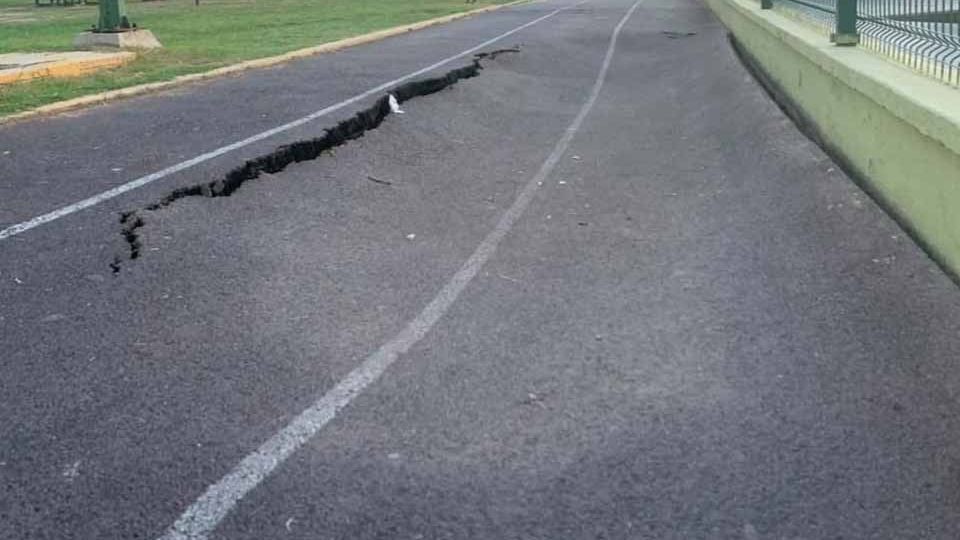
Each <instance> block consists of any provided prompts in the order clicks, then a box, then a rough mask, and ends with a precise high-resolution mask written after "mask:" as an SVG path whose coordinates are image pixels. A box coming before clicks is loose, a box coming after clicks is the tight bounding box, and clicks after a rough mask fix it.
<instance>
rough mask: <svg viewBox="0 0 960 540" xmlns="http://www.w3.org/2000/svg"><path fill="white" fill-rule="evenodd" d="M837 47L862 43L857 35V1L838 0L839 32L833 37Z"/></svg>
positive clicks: (832, 39)
mask: <svg viewBox="0 0 960 540" xmlns="http://www.w3.org/2000/svg"><path fill="white" fill-rule="evenodd" d="M830 39H831V41H833V42H834V43H835V44H836V45H841V46H849V45H856V44H857V43H860V34H858V33H857V0H837V31H836V32H834V33H833V35H832V36H831V38H830Z"/></svg>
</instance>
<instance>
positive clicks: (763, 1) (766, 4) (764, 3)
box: [760, 0, 773, 9]
mask: <svg viewBox="0 0 960 540" xmlns="http://www.w3.org/2000/svg"><path fill="white" fill-rule="evenodd" d="M760 9H773V0H760Z"/></svg>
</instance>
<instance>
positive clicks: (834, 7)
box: [761, 0, 960, 86]
mask: <svg viewBox="0 0 960 540" xmlns="http://www.w3.org/2000/svg"><path fill="white" fill-rule="evenodd" d="M761 4H762V5H763V6H764V7H776V8H778V9H779V8H783V9H784V10H787V11H789V12H790V13H792V14H795V15H797V16H799V17H801V18H803V19H805V20H807V21H809V22H811V23H812V24H814V25H816V26H818V27H820V28H821V29H823V30H824V31H825V32H826V33H828V34H829V35H830V36H831V38H832V39H833V41H834V42H835V43H836V44H837V45H855V44H860V45H861V46H863V47H866V48H869V49H871V50H874V51H876V52H879V53H881V54H883V55H886V56H888V57H890V58H893V59H895V60H897V61H899V62H902V63H904V64H906V65H908V66H910V67H912V68H914V69H916V70H919V71H922V72H923V73H926V74H928V75H930V76H933V77H936V78H938V79H940V80H943V81H946V82H948V83H950V84H953V85H955V86H960V0H761Z"/></svg>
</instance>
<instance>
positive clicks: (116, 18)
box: [97, 0, 130, 32]
mask: <svg viewBox="0 0 960 540" xmlns="http://www.w3.org/2000/svg"><path fill="white" fill-rule="evenodd" d="M99 7H100V19H99V20H98V21H97V32H119V31H122V30H128V29H129V28H130V20H129V19H127V4H126V1H125V0H100V3H99Z"/></svg>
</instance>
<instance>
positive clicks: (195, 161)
mask: <svg viewBox="0 0 960 540" xmlns="http://www.w3.org/2000/svg"><path fill="white" fill-rule="evenodd" d="M586 1H587V0H584V2H586ZM584 2H579V3H577V4H574V5H571V6H566V7H562V8H560V9H557V10H555V11H552V12H550V13H547V14H546V15H544V16H542V17H538V18H536V19H534V20H532V21H530V22H528V23H525V24H522V25H520V26H518V27H516V28H514V29H513V30H510V31H509V32H504V33H503V34H500V35H499V36H497V37H494V38H491V39H488V40H487V41H484V42H483V43H481V44H479V45H476V46H474V47H470V48H469V49H467V50H465V51H462V52H459V53H457V54H455V55H453V56H450V57H448V58H445V59H443V60H441V61H439V62H437V63H435V64H431V65H429V66H427V67H425V68H423V69H418V70H417V71H414V72H413V73H408V74H407V75H404V76H403V77H399V78H397V79H394V80H392V81H389V82H385V83H383V84H381V85H379V86H376V87H374V88H371V89H369V90H367V91H366V92H363V93H362V94H357V95H355V96H353V97H352V98H349V99H347V100H344V101H341V102H340V103H336V104H334V105H331V106H329V107H326V108H323V109H320V110H319V111H316V112H314V113H311V114H309V115H307V116H304V117H303V118H299V119H297V120H294V121H292V122H288V123H286V124H283V125H282V126H277V127H275V128H272V129H268V130H267V131H264V132H261V133H257V134H256V135H253V136H251V137H247V138H246V139H243V140H242V141H237V142H235V143H232V144H228V145H226V146H221V147H220V148H217V149H216V150H211V151H210V152H207V153H206V154H201V155H199V156H197V157H195V158H192V159H188V160H186V161H182V162H180V163H177V164H176V165H171V166H169V167H167V168H166V169H163V170H160V171H157V172H155V173H151V174H148V175H146V176H141V177H140V178H137V179H136V180H131V181H129V182H127V183H126V184H122V185H119V186H117V187H115V188H112V189H108V190H107V191H104V192H103V193H100V194H98V195H94V196H92V197H89V198H86V199H83V200H82V201H78V202H75V203H73V204H69V205H67V206H64V207H62V208H58V209H56V210H54V211H52V212H49V213H46V214H43V215H40V216H37V217H35V218H32V219H29V220H27V221H24V222H21V223H17V224H15V225H11V226H9V227H7V228H5V229H3V230H0V240H4V239H6V238H10V237H11V236H16V235H18V234H20V233H24V232H27V231H29V230H30V229H33V228H35V227H39V226H40V225H43V224H45V223H50V222H51V221H56V220H58V219H60V218H62V217H65V216H69V215H70V214H73V213H76V212H79V211H81V210H84V209H86V208H90V207H91V206H96V205H98V204H100V203H102V202H104V201H107V200H110V199H113V198H114V197H118V196H120V195H123V194H124V193H126V192H128V191H133V190H134V189H137V188H140V187H143V186H145V185H147V184H149V183H151V182H155V181H157V180H160V179H161V178H166V177H167V176H170V175H171V174H175V173H178V172H180V171H182V170H184V169H189V168H190V167H193V166H194V165H199V164H201V163H203V162H205V161H210V160H211V159H214V158H216V157H219V156H222V155H224V154H226V153H228V152H233V151H234V150H238V149H240V148H243V147H245V146H249V145H251V144H253V143H255V142H259V141H262V140H264V139H267V138H269V137H273V136H274V135H277V134H279V133H283V132H285V131H290V130H291V129H293V128H296V127H299V126H302V125H304V124H306V123H308V122H312V121H314V120H316V119H317V118H320V117H323V116H326V115H328V114H330V113H332V112H335V111H338V110H340V109H342V108H344V107H346V106H348V105H352V104H354V103H356V102H358V101H360V100H362V99H366V98H368V97H370V96H373V95H374V94H378V93H380V92H383V91H384V90H387V89H389V88H391V87H394V86H396V85H398V84H400V83H402V82H404V81H407V80H409V79H412V78H414V77H419V76H420V75H423V74H425V73H428V72H430V71H433V70H435V69H437V68H439V67H441V66H443V65H445V64H449V63H450V62H452V61H454V60H456V59H458V58H463V57H464V56H467V55H470V54H473V53H475V52H477V51H479V50H480V49H482V48H484V47H487V46H489V45H492V44H494V43H496V42H497V41H500V40H501V39H503V38H505V37H508V36H511V35H513V34H516V33H517V32H519V31H521V30H523V29H525V28H529V27H531V26H533V25H535V24H537V23H539V22H541V21H544V20H546V19H549V18H550V17H553V16H554V15H556V14H557V13H560V12H561V11H564V10H567V9H570V8H572V7H575V6H578V5H580V4H582V3H584Z"/></svg>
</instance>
